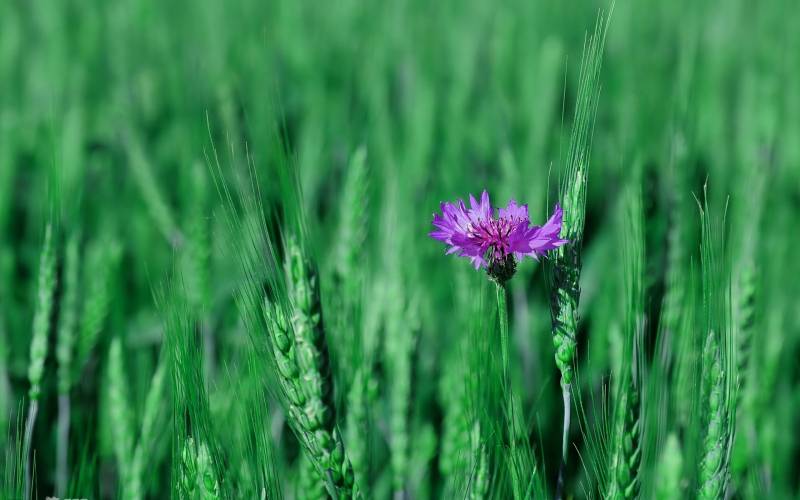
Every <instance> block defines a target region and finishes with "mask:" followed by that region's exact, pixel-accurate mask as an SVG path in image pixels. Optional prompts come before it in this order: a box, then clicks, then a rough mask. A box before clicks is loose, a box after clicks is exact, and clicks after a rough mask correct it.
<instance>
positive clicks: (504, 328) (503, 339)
mask: <svg viewBox="0 0 800 500" xmlns="http://www.w3.org/2000/svg"><path fill="white" fill-rule="evenodd" d="M495 285H496V290H497V316H498V319H499V320H500V351H501V356H502V361H503V387H504V388H505V389H506V390H510V387H509V384H510V382H509V377H508V290H507V288H506V285H505V283H500V282H495ZM509 401H510V399H509ZM510 416H511V415H509V417H510Z"/></svg>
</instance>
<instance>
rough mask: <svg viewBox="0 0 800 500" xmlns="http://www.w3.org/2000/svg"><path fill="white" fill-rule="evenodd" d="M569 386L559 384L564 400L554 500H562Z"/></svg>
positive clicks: (568, 413)
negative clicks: (559, 456) (559, 457)
mask: <svg viewBox="0 0 800 500" xmlns="http://www.w3.org/2000/svg"><path fill="white" fill-rule="evenodd" d="M569 391H570V384H565V383H563V382H562V383H561V395H562V396H563V398H564V425H563V430H562V435H561V465H560V466H559V468H558V483H557V485H556V500H560V499H561V498H562V495H563V492H564V473H565V469H566V466H567V449H568V448H567V445H568V439H569V421H570V410H571V409H572V401H571V400H572V398H571V394H570V392H569Z"/></svg>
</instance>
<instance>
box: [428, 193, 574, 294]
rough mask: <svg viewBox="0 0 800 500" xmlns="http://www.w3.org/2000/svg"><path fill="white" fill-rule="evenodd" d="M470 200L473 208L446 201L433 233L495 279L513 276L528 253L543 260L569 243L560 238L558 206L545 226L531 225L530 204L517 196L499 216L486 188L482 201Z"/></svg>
mask: <svg viewBox="0 0 800 500" xmlns="http://www.w3.org/2000/svg"><path fill="white" fill-rule="evenodd" d="M469 202H470V208H469V209H468V208H467V207H466V206H465V205H464V201H463V200H458V201H457V202H456V203H447V202H442V203H441V205H440V208H441V210H442V213H441V215H439V214H433V226H434V227H435V228H436V230H434V231H431V232H430V233H429V235H430V237H431V238H434V239H436V240H439V241H442V242H444V243H446V244H447V245H448V249H447V254H448V255H449V254H452V253H454V254H456V255H458V256H459V257H467V258H469V259H470V260H471V261H472V265H473V266H475V269H479V268H481V267H482V268H485V269H486V270H487V272H488V273H489V275H490V276H491V277H492V278H493V279H495V280H498V281H500V282H504V281H507V280H508V279H509V278H511V276H512V275H513V274H514V271H515V270H516V264H517V261H518V260H522V258H523V257H524V256H526V255H527V256H530V257H532V258H534V259H536V260H539V256H541V255H544V254H545V253H546V252H547V251H548V250H552V249H554V248H558V247H560V246H561V245H563V244H565V243H567V240H562V239H560V238H559V233H560V232H561V219H562V218H563V211H562V210H561V207H559V206H558V205H556V207H555V210H554V212H553V215H552V216H551V217H550V219H549V220H548V221H547V222H545V224H544V226H531V225H530V220H529V219H528V205H517V202H516V201H514V200H513V199H512V200H511V201H509V202H508V206H507V207H506V208H500V209H499V210H498V211H497V212H498V213H497V217H495V209H494V207H492V205H491V203H490V202H489V193H487V192H486V191H485V190H484V191H483V193H482V194H481V200H480V202H478V201H477V200H476V199H475V197H474V196H472V195H470V196H469Z"/></svg>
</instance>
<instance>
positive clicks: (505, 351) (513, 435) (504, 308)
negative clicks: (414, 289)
mask: <svg viewBox="0 0 800 500" xmlns="http://www.w3.org/2000/svg"><path fill="white" fill-rule="evenodd" d="M495 285H496V291H497V317H498V319H499V322H500V355H501V357H502V363H503V392H504V396H505V406H506V407H505V413H506V422H507V428H508V443H509V446H510V448H511V450H510V461H511V462H510V464H509V465H510V467H511V477H512V485H513V489H514V499H515V500H519V499H521V498H523V493H522V491H521V490H520V489H519V484H520V478H519V475H518V469H517V467H518V465H519V464H518V462H517V438H518V437H519V436H518V432H517V431H518V427H517V422H516V419H515V418H514V397H513V395H512V391H511V380H510V376H509V369H510V366H509V365H510V362H509V346H508V344H509V342H508V289H507V288H506V285H505V283H501V282H498V281H495Z"/></svg>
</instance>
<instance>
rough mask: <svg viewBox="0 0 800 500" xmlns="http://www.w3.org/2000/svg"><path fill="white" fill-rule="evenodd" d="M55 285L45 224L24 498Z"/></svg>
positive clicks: (28, 491) (28, 483) (32, 358)
mask: <svg viewBox="0 0 800 500" xmlns="http://www.w3.org/2000/svg"><path fill="white" fill-rule="evenodd" d="M55 286H56V258H55V251H54V244H53V226H52V223H50V224H48V225H47V227H46V229H45V233H44V245H43V247H42V253H41V254H40V256H39V283H38V288H37V294H36V311H35V313H34V316H33V336H32V337H31V350H30V364H29V365H28V382H29V383H30V390H29V391H28V397H29V398H30V406H29V407H28V417H27V420H26V422H25V441H24V445H23V450H24V451H23V455H24V457H25V496H24V498H25V499H28V498H31V487H32V485H31V451H32V450H31V445H32V441H33V428H34V425H35V424H36V415H37V413H38V410H39V397H40V396H41V391H42V387H41V384H42V376H43V374H44V362H45V359H46V358H47V343H48V339H47V337H48V333H49V331H50V326H51V325H50V315H51V313H52V310H53V293H54V291H55Z"/></svg>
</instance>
